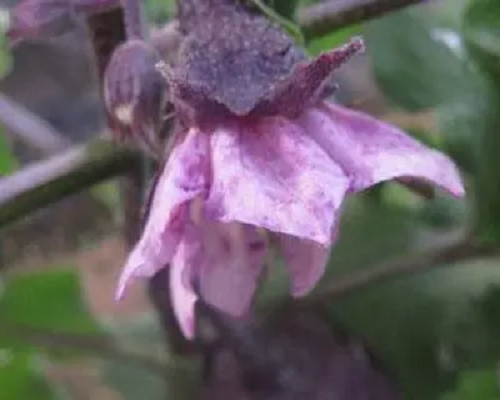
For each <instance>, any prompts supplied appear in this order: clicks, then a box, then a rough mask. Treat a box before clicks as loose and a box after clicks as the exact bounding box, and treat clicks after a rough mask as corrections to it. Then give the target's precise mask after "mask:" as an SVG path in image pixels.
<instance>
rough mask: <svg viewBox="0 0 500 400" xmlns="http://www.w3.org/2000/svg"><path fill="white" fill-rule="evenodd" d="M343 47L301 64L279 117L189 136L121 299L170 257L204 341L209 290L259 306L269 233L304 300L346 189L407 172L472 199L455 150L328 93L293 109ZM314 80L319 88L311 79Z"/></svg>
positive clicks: (132, 259)
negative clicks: (203, 304)
mask: <svg viewBox="0 0 500 400" xmlns="http://www.w3.org/2000/svg"><path fill="white" fill-rule="evenodd" d="M334 52H335V51H334ZM334 52H331V53H326V55H325V54H324V55H322V56H320V57H319V58H318V59H317V60H315V61H312V62H311V63H310V64H307V65H306V67H305V68H304V67H299V68H296V70H295V71H294V73H293V74H295V75H294V78H293V79H295V80H296V79H297V77H299V78H300V81H296V85H295V86H287V90H283V91H281V92H279V93H278V94H277V95H276V98H280V99H281V100H280V101H281V103H279V107H282V108H281V109H278V112H276V113H274V114H272V115H271V114H270V115H260V116H254V117H238V116H236V115H234V114H233V115H231V114H228V115H226V116H225V117H224V118H218V119H217V120H216V121H214V122H213V123H209V124H208V123H207V124H197V123H191V124H190V125H189V126H186V129H185V130H184V131H183V132H180V133H179V134H178V136H177V137H176V142H175V144H174V146H173V150H172V152H171V154H170V156H169V158H168V161H167V162H166V164H165V165H164V167H163V171H162V172H161V176H160V178H159V181H158V183H157V186H156V188H155V192H154V194H153V198H152V202H151V206H150V210H149V215H148V220H147V223H146V226H145V229H144V232H143V234H142V237H141V239H140V240H139V242H138V244H137V245H136V247H135V248H134V249H133V251H132V253H131V254H130V256H129V259H128V261H127V263H126V265H125V268H124V271H123V274H122V276H121V279H120V282H119V288H118V293H117V296H118V297H121V296H122V295H123V293H124V290H125V288H126V286H127V285H128V284H129V283H130V281H131V279H132V278H134V277H137V276H143V277H150V276H152V275H153V274H155V272H157V271H158V270H159V269H161V268H164V267H165V266H166V265H167V264H169V263H170V266H169V268H170V274H171V275H170V276H171V279H170V284H171V295H172V299H173V304H174V309H175V312H176V315H177V317H178V320H179V321H180V325H181V327H182V329H183V332H184V333H185V335H186V336H187V337H192V336H193V334H194V327H193V324H194V322H193V319H194V317H193V314H194V303H195V301H196V298H197V293H200V294H201V295H202V296H203V297H204V299H205V300H206V301H208V302H209V303H211V304H212V305H214V306H216V307H218V308H220V309H221V310H224V311H226V312H228V313H230V314H232V315H234V316H240V315H244V314H245V313H247V312H248V311H249V307H250V305H251V303H252V300H253V297H254V293H255V291H256V288H257V286H258V284H259V281H260V279H261V277H262V276H263V267H264V264H265V261H266V258H265V256H266V249H267V246H266V240H265V237H264V236H263V235H262V234H261V232H262V230H265V231H268V232H272V233H273V234H274V235H276V237H277V239H278V242H279V244H280V248H281V252H282V255H283V257H284V259H285V265H286V268H287V270H288V273H289V275H290V286H291V292H292V295H294V296H303V295H305V294H306V293H308V292H309V291H310V290H311V289H312V288H313V287H314V286H315V285H316V283H317V282H318V280H319V279H320V278H321V276H322V275H323V272H324V269H325V265H326V261H327V258H328V254H329V251H330V248H331V246H332V245H333V243H334V242H335V239H336V237H337V234H338V226H339V220H340V210H341V207H342V202H343V201H344V199H345V198H346V196H348V195H350V194H353V193H357V192H359V191H362V190H364V189H367V188H369V187H371V186H373V185H376V184H377V183H379V182H382V181H387V180H391V179H395V178H416V179H421V180H425V181H427V182H431V183H433V184H435V185H437V186H439V187H441V188H443V189H445V190H447V191H448V192H450V193H451V194H452V195H454V196H457V197H459V196H463V195H464V188H463V185H462V182H461V179H460V176H459V173H458V171H457V169H456V168H455V166H454V164H453V163H452V161H450V159H449V158H448V157H446V156H445V155H443V154H441V153H439V152H438V151H435V150H431V149H428V148H426V147H425V146H423V145H422V144H420V143H419V142H417V141H416V140H415V139H413V138H411V137H409V136H408V135H406V134H405V133H403V132H402V131H400V130H399V129H397V128H396V127H394V126H391V125H388V124H386V123H383V122H381V121H378V120H376V119H374V118H372V117H370V116H368V115H365V114H362V113H360V112H356V111H352V110H349V109H347V108H344V107H340V106H337V105H334V104H331V103H329V102H328V101H325V100H324V96H323V97H322V99H320V100H318V101H310V102H308V103H307V104H306V105H305V106H303V108H302V109H301V110H300V111H299V112H295V111H294V112H288V111H289V110H291V109H292V108H293V107H288V106H289V105H290V104H292V105H293V104H294V103H293V101H292V102H290V104H286V98H287V97H286V95H287V94H288V95H292V96H295V97H297V98H299V100H300V96H301V94H302V92H307V91H308V90H309V89H311V87H312V86H314V85H316V87H318V86H320V83H321V79H316V78H317V77H318V76H317V75H311V74H309V73H308V72H310V71H311V70H310V69H308V67H307V66H308V65H313V66H314V65H315V66H316V67H317V65H318V60H319V61H320V62H321V61H322V60H324V59H325V58H326V57H328V56H329V55H328V54H330V55H331V54H334ZM337 55H338V54H337ZM333 59H335V57H333ZM304 65H305V64H304ZM301 68H302V69H301ZM297 70H298V71H299V72H300V73H297ZM315 72H317V70H316V71H315ZM328 74H329V73H328V71H326V72H325V74H324V75H325V77H326V76H328ZM315 79H316V80H315ZM308 80H312V81H314V82H315V83H314V84H311V85H309V86H308V84H307V82H308ZM321 87H323V86H321ZM174 89H175V87H174ZM291 89H293V90H291ZM299 89H300V90H299ZM310 92H311V91H310ZM311 93H312V92H311ZM174 94H175V90H174ZM279 96H282V97H279ZM307 96H308V98H310V97H311V95H310V94H308V95H307ZM270 104H271V103H270ZM276 104H277V103H276ZM279 107H278V108H279Z"/></svg>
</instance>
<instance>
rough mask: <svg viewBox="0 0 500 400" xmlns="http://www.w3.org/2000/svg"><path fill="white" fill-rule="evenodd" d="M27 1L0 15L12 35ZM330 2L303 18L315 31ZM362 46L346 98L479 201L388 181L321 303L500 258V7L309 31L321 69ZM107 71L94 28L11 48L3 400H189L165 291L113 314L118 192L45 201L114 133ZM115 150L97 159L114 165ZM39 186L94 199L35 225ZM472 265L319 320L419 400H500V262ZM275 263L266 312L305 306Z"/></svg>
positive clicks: (443, 7)
mask: <svg viewBox="0 0 500 400" xmlns="http://www.w3.org/2000/svg"><path fill="white" fill-rule="evenodd" d="M330 2H331V3H335V0H330ZM15 3H16V1H15V0H8V1H7V0H3V1H1V2H0V4H1V9H0V25H1V24H3V25H2V27H3V28H2V29H3V31H4V32H5V29H6V27H7V24H8V14H7V13H8V8H9V7H12V6H13V5H15ZM313 3H315V2H314V1H305V0H302V1H300V2H299V6H298V9H297V11H296V14H295V15H296V17H297V20H298V21H301V20H305V18H306V14H305V12H303V10H304V8H306V7H310V6H311V5H314V4H313ZM145 5H146V9H147V13H148V19H149V21H150V24H151V25H152V29H153V31H154V30H155V29H160V28H161V27H162V26H163V25H164V24H166V23H167V22H168V21H169V20H170V19H171V18H172V17H173V15H174V12H175V5H174V4H173V1H172V0H147V1H145ZM357 34H362V35H364V37H365V39H366V41H367V46H368V51H367V53H366V54H365V55H363V56H359V57H356V58H355V59H353V61H352V62H350V63H349V64H348V65H347V66H346V67H345V68H342V69H341V70H340V71H339V72H338V73H337V75H336V79H337V81H338V83H339V91H338V93H337V99H338V100H339V101H340V102H341V103H343V104H345V105H348V106H351V107H354V108H357V109H360V110H363V111H365V112H368V113H370V114H372V115H376V116H377V117H378V118H380V119H384V120H386V121H389V122H392V123H394V124H396V125H399V126H400V127H402V128H404V129H405V130H406V131H407V132H410V133H411V134H412V135H414V136H415V137H417V138H419V139H420V140H422V141H423V142H425V143H426V144H427V145H429V146H431V147H435V148H437V149H440V150H441V151H444V152H447V153H448V154H449V155H450V156H451V157H452V158H453V159H454V161H455V162H456V163H457V164H458V165H459V167H460V169H461V171H462V173H463V176H464V180H465V182H466V186H467V190H468V196H467V199H465V200H455V199H452V198H450V197H449V196H448V195H445V194H443V193H440V192H439V191H437V192H435V193H431V194H430V195H425V196H424V195H423V194H422V193H420V192H421V191H418V192H415V191H414V190H409V189H408V187H406V186H403V185H399V184H397V183H388V184H383V185H380V186H378V187H376V188H374V189H373V190H371V191H369V192H367V193H365V194H362V195H359V196H356V197H355V198H351V199H350V200H349V202H348V204H347V207H346V211H345V213H344V215H343V216H342V228H341V235H340V239H339V242H338V244H337V245H336V246H335V248H334V250H333V252H332V255H331V260H330V266H329V268H328V270H327V274H326V275H325V277H324V278H323V279H322V281H321V283H320V285H319V287H318V289H317V292H321V291H322V290H323V291H324V290H326V289H327V288H328V287H330V286H331V285H333V284H335V283H336V282H338V281H339V280H340V279H342V278H343V277H345V276H351V274H353V275H355V274H357V273H360V271H366V270H369V269H375V268H380V267H381V266H384V265H385V263H387V262H388V261H390V260H393V259H396V258H397V259H401V258H404V257H418V256H415V254H417V255H418V254H421V253H425V252H426V251H427V250H429V249H433V248H434V247H436V246H437V247H439V246H440V245H441V244H446V243H449V242H453V240H454V238H457V237H461V236H462V235H464V234H469V235H471V236H473V239H474V240H475V241H478V242H480V243H484V244H487V245H488V246H492V247H495V246H496V245H497V244H498V245H500V161H498V160H500V159H499V158H498V155H497V153H500V124H497V122H499V123H500V106H499V104H500V103H499V102H498V99H499V97H500V2H498V1H497V0H436V1H426V2H424V4H421V5H417V6H412V7H409V8H406V9H404V10H399V11H396V12H393V13H390V14H388V15H385V16H383V17H381V18H377V19H375V20H372V21H370V22H366V23H359V24H355V25H350V26H348V27H342V28H341V29H335V30H333V31H329V30H328V29H326V30H323V31H321V32H319V33H317V34H315V35H312V34H311V35H307V32H306V37H307V39H308V49H309V51H310V52H311V54H317V53H319V52H321V51H323V50H327V49H331V48H332V47H335V46H338V45H340V44H341V43H343V42H345V41H346V40H348V39H349V38H350V37H351V36H353V35H357ZM93 63H94V59H93V55H92V47H91V44H90V41H89V39H88V32H87V27H86V25H85V21H83V20H82V21H81V23H75V24H74V26H72V28H71V30H70V31H69V32H67V33H65V34H63V35H61V36H59V37H57V38H53V39H50V40H28V41H25V42H23V43H21V44H19V45H18V46H16V47H15V48H13V49H10V47H9V44H8V42H7V39H6V37H5V35H4V34H2V36H1V37H0V74H1V75H2V79H1V80H0V130H1V132H0V399H2V400H24V399H36V400H49V399H50V400H52V399H68V400H69V399H71V400H79V399H95V400H115V399H117V400H118V399H124V400H137V399H141V400H157V399H166V398H181V397H179V396H176V395H174V394H172V389H171V385H169V382H170V380H169V379H166V377H165V373H164V371H163V370H162V365H164V364H165V363H174V364H176V363H177V364H178V365H181V364H182V363H180V362H177V361H175V357H174V355H172V353H173V352H172V351H169V350H168V348H169V347H172V346H173V345H172V343H171V341H172V339H171V338H169V337H167V336H166V335H165V332H164V328H165V326H166V325H168V321H165V315H162V314H161V310H159V309H158V305H156V307H153V306H152V303H151V298H153V299H154V294H153V296H151V291H152V290H153V289H152V287H151V284H150V285H149V286H148V285H147V284H146V283H144V282H138V283H136V284H135V285H134V286H133V287H132V288H131V290H130V292H129V294H128V295H127V296H126V297H125V299H124V300H123V301H122V302H120V303H119V304H116V303H115V301H114V291H115V284H116V280H117V277H118V275H119V272H120V269H121V267H122V264H123V261H124V258H125V256H126V248H127V245H126V241H125V239H124V235H123V226H124V223H126V221H125V220H126V218H127V213H126V212H125V211H126V208H127V206H126V202H125V201H124V199H123V196H122V194H123V192H122V191H121V190H120V186H119V185H120V184H119V181H118V180H117V179H116V178H111V179H107V180H104V181H102V182H100V183H98V184H95V185H92V186H91V187H90V188H88V187H87V186H88V185H85V183H81V184H80V183H78V182H79V179H78V178H77V177H70V179H69V180H68V179H67V180H66V181H64V182H63V183H61V184H60V185H59V184H58V185H46V186H43V185H44V184H45V183H46V182H47V180H50V176H51V174H54V173H55V175H57V174H63V172H64V170H65V169H67V168H69V167H68V165H70V164H71V163H80V164H81V165H82V166H85V165H86V163H87V161H88V160H87V158H84V159H83V158H79V157H81V154H84V153H81V154H80V153H78V151H81V149H82V147H74V146H79V145H84V144H86V143H90V141H91V140H94V139H96V138H98V137H102V136H103V135H104V136H106V135H107V133H106V129H107V128H106V124H105V120H104V113H103V109H102V104H101V100H100V95H99V88H98V82H97V79H96V77H95V72H94V66H93ZM73 148H74V149H80V150H73ZM101 150H102V149H101ZM72 151H73V152H72ZM75 151H76V152H75ZM109 151H110V150H109V148H105V149H104V150H103V152H102V153H99V154H92V156H96V157H97V158H98V159H99V160H101V161H102V159H104V158H103V157H104V156H105V155H106V154H107V153H106V152H109ZM96 153H98V152H97V151H96ZM87 156H88V158H89V159H90V160H91V159H92V157H90V156H89V155H88V154H87ZM101 156H102V157H101ZM54 157H59V158H57V160H58V161H56V162H50V160H52V159H56V158H54ZM82 157H83V156H82ZM123 157H125V162H126V160H127V159H126V156H123ZM123 157H122V159H119V160H118V161H116V163H122V164H123V162H124V160H123ZM47 161H49V163H47ZM101 161H99V162H101ZM102 162H103V163H104V164H103V165H106V162H108V163H110V165H116V164H114V161H113V159H111V161H109V160H108V161H102ZM90 165H91V164H90ZM30 168H31V171H32V173H31V174H30ZM89 168H90V169H89ZM89 168H87V169H86V171H87V173H88V174H92V173H91V172H89V171H91V170H92V167H91V166H90V167H89ZM110 168H111V167H110ZM83 169H85V168H83ZM44 174H46V175H44ZM111 175H112V173H110V174H109V176H108V178H110V177H111ZM89 176H90V175H89ZM13 177H17V178H16V179H15V180H12V178H13ZM30 177H31V178H32V179H33V180H34V181H33V182H38V183H39V184H40V185H41V189H40V190H39V191H38V192H36V193H35V194H34V195H30V196H38V195H40V196H42V197H43V196H45V195H46V193H47V191H55V192H57V191H58V190H59V191H60V192H61V193H66V192H71V193H73V192H76V191H75V190H73V189H71V187H72V185H76V186H77V187H78V185H81V186H83V187H85V189H84V190H81V191H79V192H78V193H76V194H71V195H70V196H66V197H65V198H63V199H61V200H59V201H57V202H54V203H53V204H51V205H49V206H46V207H43V208H41V209H39V210H37V211H35V212H32V213H30V214H28V215H22V213H21V212H17V211H16V210H15V206H16V202H17V201H16V202H14V204H12V201H10V200H11V199H12V196H10V197H9V193H11V192H16V190H17V191H19V190H21V189H22V188H30V179H31V178H30ZM83 180H85V179H83ZM33 182H32V183H33ZM15 184H17V185H18V187H15ZM12 185H14V187H12ZM19 185H20V186H19ZM19 188H21V189H19ZM2 196H3V197H2ZM14 197H15V196H14ZM49 197H50V196H49ZM26 201H29V200H26V199H25V198H23V199H21V200H19V202H17V205H20V204H21V203H22V202H26ZM23 204H25V203H23ZM20 207H21V208H22V207H23V206H22V205H21V206H20ZM429 251H430V250H429ZM464 258H467V260H464V261H463V262H462V261H454V262H451V263H448V262H446V258H445V259H444V262H443V263H442V264H440V263H439V262H434V261H433V268H429V269H425V268H421V269H423V270H425V271H423V272H420V273H415V274H406V275H403V276H398V277H397V278H396V279H386V280H379V281H377V282H374V283H373V284H369V285H365V287H363V288H360V289H358V290H353V291H352V292H348V293H345V294H342V295H332V297H331V298H330V297H328V296H326V297H325V298H324V300H323V301H322V304H320V306H321V308H322V310H323V311H325V313H326V314H325V315H326V317H325V318H326V320H327V321H329V323H331V325H332V327H333V328H336V327H337V326H339V327H342V329H343V330H345V331H347V332H349V333H350V334H352V335H355V336H356V337H360V338H363V341H364V343H366V345H367V346H368V347H369V348H370V351H371V352H372V353H373V354H374V355H375V356H376V357H377V359H379V360H381V363H383V365H384V368H386V370H387V371H388V373H390V374H391V376H394V377H395V379H396V381H397V382H398V383H399V386H400V387H401V389H402V391H403V393H404V398H407V399H421V400H433V399H438V400H499V399H500V263H499V259H498V258H495V257H488V258H487V259H485V258H483V257H477V259H476V258H474V257H468V256H466V257H464ZM276 264H277V266H276V268H275V269H273V270H272V273H271V274H270V276H269V278H268V281H267V283H266V284H265V286H264V288H263V290H262V293H261V294H260V297H259V304H262V307H265V305H266V304H270V303H273V304H274V303H275V302H276V301H277V300H279V299H286V298H287V297H288V294H287V291H288V286H287V285H288V283H287V280H286V276H285V274H284V273H283V271H282V269H281V268H280V266H279V261H277V262H276ZM313 295H314V294H313ZM156 300H158V298H156ZM159 301H160V302H161V301H162V300H161V299H160V300H159ZM170 323H172V322H170ZM184 345H185V344H181V345H180V346H181V347H182V346H184ZM256 351H258V349H257V350H256ZM181 353H182V351H181ZM181 369H182V368H181ZM181 375H182V373H181ZM212 398H237V397H223V396H219V397H212ZM241 398H243V397H241Z"/></svg>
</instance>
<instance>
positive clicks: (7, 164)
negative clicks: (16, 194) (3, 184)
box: [0, 129, 18, 177]
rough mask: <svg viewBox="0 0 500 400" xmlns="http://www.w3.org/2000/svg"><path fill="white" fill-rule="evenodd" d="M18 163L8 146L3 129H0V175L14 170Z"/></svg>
mask: <svg viewBox="0 0 500 400" xmlns="http://www.w3.org/2000/svg"><path fill="white" fill-rule="evenodd" d="M17 167H18V163H17V160H16V158H15V157H14V155H13V154H12V149H11V148H10V145H9V143H8V142H7V138H6V137H5V133H4V132H3V129H0V177H1V176H4V175H8V174H10V173H11V172H13V171H15V170H16V169H17Z"/></svg>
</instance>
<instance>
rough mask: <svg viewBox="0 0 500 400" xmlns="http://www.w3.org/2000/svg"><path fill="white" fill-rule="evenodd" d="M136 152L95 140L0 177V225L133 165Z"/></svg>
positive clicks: (119, 173)
mask: <svg viewBox="0 0 500 400" xmlns="http://www.w3.org/2000/svg"><path fill="white" fill-rule="evenodd" d="M137 160H138V155H137V154H136V153H135V152H133V151H132V150H130V149H126V148H117V147H116V145H115V144H114V143H112V142H110V141H109V140H105V139H95V140H92V141H90V142H89V143H87V144H85V145H81V146H78V147H74V148H72V149H70V150H67V151H65V152H63V153H61V154H59V155H56V156H53V157H52V158H50V159H48V160H44V161H40V162H37V163H34V164H31V165H29V166H27V167H25V168H24V169H22V170H21V171H19V172H16V173H14V174H12V175H10V176H7V177H5V178H0V227H1V226H3V225H6V224H8V223H11V222H13V221H15V220H16V219H18V218H21V217H23V216H25V215H27V214H29V213H31V212H33V211H36V210H38V209H39V208H42V207H44V206H47V205H50V204H52V203H55V202H56V201H58V200H60V199H62V198H64V197H66V196H69V195H71V194H74V193H78V192H79V191H81V190H83V189H86V188H88V187H90V186H92V185H94V184H97V183H100V182H102V181H104V180H106V179H110V178H113V177H115V176H117V175H121V174H124V173H125V172H127V171H129V170H130V169H131V168H133V167H134V165H137Z"/></svg>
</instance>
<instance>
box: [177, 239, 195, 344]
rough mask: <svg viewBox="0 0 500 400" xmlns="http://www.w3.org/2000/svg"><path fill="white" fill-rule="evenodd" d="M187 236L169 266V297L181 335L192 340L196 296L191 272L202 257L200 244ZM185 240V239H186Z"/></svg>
mask: <svg viewBox="0 0 500 400" xmlns="http://www.w3.org/2000/svg"><path fill="white" fill-rule="evenodd" d="M189 236H190V235H189V234H188V235H187V237H186V238H187V240H183V241H182V242H181V243H180V244H179V247H178V249H177V252H176V254H175V257H174V259H173V260H172V265H171V266H170V295H171V296H172V306H173V310H174V314H175V316H176V317H177V321H178V322H179V326H180V328H181V330H182V333H184V335H185V336H186V337H187V338H189V339H192V338H193V336H194V305H195V303H196V299H197V298H198V296H197V295H196V293H195V291H194V289H193V284H192V283H193V280H192V276H193V270H192V268H193V267H194V266H196V265H197V264H198V262H199V261H201V260H200V259H198V257H199V256H200V255H202V252H200V248H199V247H200V246H201V243H199V242H196V241H194V242H193V241H192V240H191V239H190V238H189ZM186 238H185V239H186Z"/></svg>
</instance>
